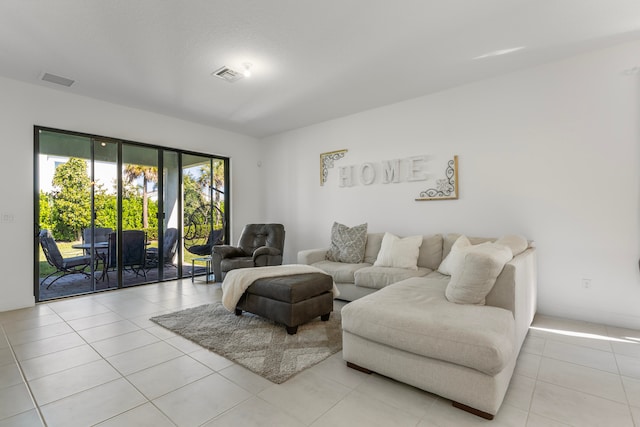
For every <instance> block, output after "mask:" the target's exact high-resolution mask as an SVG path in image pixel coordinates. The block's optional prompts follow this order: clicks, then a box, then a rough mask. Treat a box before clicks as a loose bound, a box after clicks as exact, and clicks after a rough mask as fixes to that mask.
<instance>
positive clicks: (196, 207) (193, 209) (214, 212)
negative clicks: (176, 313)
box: [182, 154, 227, 276]
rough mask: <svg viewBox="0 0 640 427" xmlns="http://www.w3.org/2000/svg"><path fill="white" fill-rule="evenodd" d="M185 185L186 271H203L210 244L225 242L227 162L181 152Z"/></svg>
mask: <svg viewBox="0 0 640 427" xmlns="http://www.w3.org/2000/svg"><path fill="white" fill-rule="evenodd" d="M182 159H183V161H182V178H183V188H184V198H183V212H184V253H185V256H184V259H185V261H186V263H188V262H189V261H190V262H191V266H189V267H188V269H184V270H183V274H184V275H185V276H186V275H187V274H191V269H194V270H195V271H194V273H195V274H202V273H203V272H204V271H205V266H206V257H207V256H209V255H211V248H212V246H214V245H219V244H222V243H224V242H225V239H226V235H227V233H226V231H227V230H226V229H227V227H226V226H225V225H226V220H225V213H224V212H225V184H224V183H225V181H226V164H225V162H224V161H223V160H222V159H212V158H210V157H205V156H198V155H192V154H185V155H183V156H182Z"/></svg>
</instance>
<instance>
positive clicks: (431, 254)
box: [418, 234, 442, 270]
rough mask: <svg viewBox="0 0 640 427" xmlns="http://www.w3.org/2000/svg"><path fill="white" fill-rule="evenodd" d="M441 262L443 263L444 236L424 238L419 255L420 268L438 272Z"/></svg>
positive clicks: (436, 235)
mask: <svg viewBox="0 0 640 427" xmlns="http://www.w3.org/2000/svg"><path fill="white" fill-rule="evenodd" d="M440 261H442V235H441V234H434V235H433V236H423V238H422V245H420V252H419V253H418V267H425V268H428V269H429V270H436V269H437V268H438V266H439V265H440Z"/></svg>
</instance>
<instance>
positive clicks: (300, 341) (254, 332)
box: [150, 302, 342, 384]
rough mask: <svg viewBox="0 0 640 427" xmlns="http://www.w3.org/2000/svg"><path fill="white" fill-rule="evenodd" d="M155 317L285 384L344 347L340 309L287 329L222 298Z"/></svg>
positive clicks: (158, 320) (192, 338) (232, 358)
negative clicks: (237, 310)
mask: <svg viewBox="0 0 640 427" xmlns="http://www.w3.org/2000/svg"><path fill="white" fill-rule="evenodd" d="M150 320H151V321H153V322H155V323H157V324H158V325H160V326H163V327H165V328H167V329H169V330H171V331H173V332H175V333H176V334H179V335H181V336H183V337H185V338H187V339H189V340H191V341H193V342H195V343H197V344H199V345H201V346H202V347H205V348H208V349H209V350H211V351H213V352H215V353H218V354H219V355H221V356H224V357H226V358H227V359H230V360H233V361H234V362H236V363H238V364H240V365H242V366H244V367H245V368H247V369H249V370H251V371H253V372H255V373H256V374H258V375H260V376H262V377H264V378H266V379H268V380H269V381H271V382H274V383H276V384H280V383H283V382H285V381H286V380H288V379H289V378H291V377H292V376H294V375H295V374H297V373H298V372H301V371H303V370H305V369H307V368H309V367H311V366H313V365H315V364H316V363H318V362H321V361H322V360H324V359H326V358H327V357H329V356H331V355H332V354H334V353H336V352H338V351H340V350H341V349H342V329H341V318H340V312H339V311H334V312H332V313H331V316H330V318H329V320H328V321H327V322H323V321H321V320H320V317H318V318H317V319H314V320H312V321H311V322H309V323H306V324H304V325H301V326H300V327H298V333H297V334H295V335H289V334H287V331H286V329H285V327H284V325H281V324H276V323H274V322H272V321H270V320H267V319H265V318H263V317H260V316H256V315H254V314H250V313H247V312H243V313H242V316H236V315H235V314H234V313H231V312H229V311H227V310H226V309H225V308H224V307H223V306H222V303H220V302H218V303H215V304H207V305H201V306H199V307H194V308H189V309H186V310H182V311H177V312H175V313H169V314H165V315H162V316H157V317H152V318H151V319H150Z"/></svg>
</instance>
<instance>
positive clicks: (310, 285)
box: [236, 273, 333, 335]
mask: <svg viewBox="0 0 640 427" xmlns="http://www.w3.org/2000/svg"><path fill="white" fill-rule="evenodd" d="M332 290H333V279H332V278H331V276H329V275H328V274H323V273H305V274H294V275H291V276H279V277H267V278H264V279H258V280H256V281H255V282H253V283H252V284H251V286H249V287H248V288H247V290H246V291H245V292H244V294H243V295H242V297H241V298H240V301H238V304H236V315H237V316H240V315H241V314H242V311H248V312H249V313H254V314H257V315H259V316H262V317H266V318H267V319H271V320H273V321H275V322H278V323H283V324H284V325H285V326H286V327H287V333H289V334H290V335H293V334H295V333H296V332H298V326H299V325H302V324H303V323H306V322H308V321H309V320H311V319H313V318H314V317H318V316H320V319H321V320H323V321H327V320H329V314H331V312H332V311H333V292H332Z"/></svg>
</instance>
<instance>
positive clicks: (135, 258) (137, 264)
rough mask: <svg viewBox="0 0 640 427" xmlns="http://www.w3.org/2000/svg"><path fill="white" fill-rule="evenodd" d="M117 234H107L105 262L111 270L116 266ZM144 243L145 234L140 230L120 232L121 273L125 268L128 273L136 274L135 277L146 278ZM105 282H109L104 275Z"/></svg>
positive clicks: (145, 240) (145, 241)
mask: <svg viewBox="0 0 640 427" xmlns="http://www.w3.org/2000/svg"><path fill="white" fill-rule="evenodd" d="M116 241H117V234H116V233H111V234H109V257H108V261H107V269H113V268H116V267H117V266H118V252H117V245H116ZM146 243H147V233H145V232H144V231H142V230H125V231H123V232H122V271H123V272H124V271H126V270H127V267H128V269H129V271H131V272H133V273H135V274H136V276H140V275H142V276H144V278H145V279H146V278H147V272H146V271H145V262H146V250H145V247H146ZM106 276H107V281H109V275H108V274H106Z"/></svg>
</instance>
